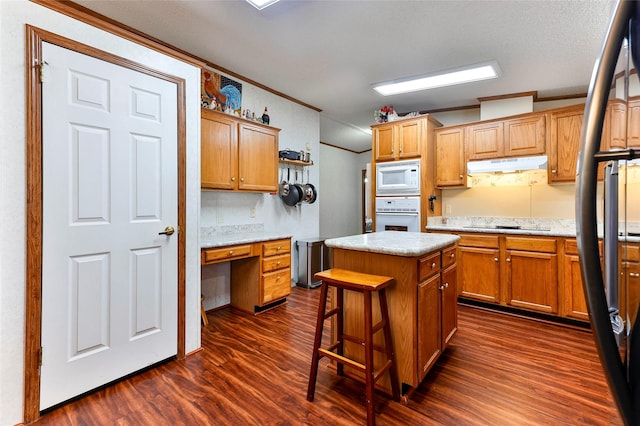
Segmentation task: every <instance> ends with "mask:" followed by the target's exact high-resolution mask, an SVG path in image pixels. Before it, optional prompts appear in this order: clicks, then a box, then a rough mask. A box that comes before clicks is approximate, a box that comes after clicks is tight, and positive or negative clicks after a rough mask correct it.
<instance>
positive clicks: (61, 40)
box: [23, 25, 187, 423]
mask: <svg viewBox="0 0 640 426" xmlns="http://www.w3.org/2000/svg"><path fill="white" fill-rule="evenodd" d="M26 41H27V47H26V64H27V66H26V74H27V75H26V85H27V87H26V90H25V91H26V97H27V99H26V105H27V114H26V115H27V116H26V122H27V123H26V124H27V140H26V152H27V154H26V161H27V173H26V174H27V176H26V193H27V205H26V209H27V211H26V222H27V223H26V243H27V250H26V283H25V285H26V291H25V293H26V307H25V309H26V312H25V322H26V324H25V330H26V333H25V354H24V358H25V367H24V368H25V370H24V410H23V415H24V422H25V423H30V422H32V421H34V420H36V419H38V417H39V415H40V366H39V358H40V342H41V337H42V334H41V333H42V329H41V322H42V221H43V217H42V127H41V123H42V90H41V85H40V80H39V75H40V64H41V63H42V43H43V42H48V43H52V44H55V45H58V46H61V47H64V48H67V49H70V50H74V51H76V52H79V53H82V54H85V55H88V56H92V57H95V58H97V59H100V60H104V61H108V62H111V63H114V64H117V65H120V66H123V67H126V68H129V69H132V70H135V71H138V72H141V73H144V74H147V75H151V76H154V77H156V78H160V79H163V80H166V81H170V82H172V83H174V84H176V86H177V102H178V105H177V109H178V114H177V120H178V123H177V124H178V125H177V132H178V134H177V137H178V141H177V149H178V154H177V162H178V164H177V167H178V195H177V196H178V226H179V227H180V228H179V229H180V232H179V233H178V266H177V267H178V283H177V285H178V336H177V342H176V345H177V346H178V347H177V357H178V358H184V356H185V340H186V339H185V335H186V332H185V312H186V307H185V301H186V271H185V265H186V249H185V247H186V241H185V239H186V238H185V235H186V232H185V231H186V144H187V141H186V90H185V86H186V81H185V80H184V79H182V78H178V77H175V76H171V75H169V74H165V73H163V72H160V71H157V70H154V69H151V68H148V67H146V66H144V65H142V64H139V63H136V62H133V61H130V60H127V59H125V58H121V57H119V56H116V55H112V54H110V53H107V52H104V51H101V50H99V49H96V48H94V47H91V46H88V45H85V44H82V43H80V42H77V41H74V40H70V39H67V38H65V37H62V36H59V35H57V34H54V33H51V32H48V31H45V30H42V29H39V28H36V27H33V26H31V25H26Z"/></svg>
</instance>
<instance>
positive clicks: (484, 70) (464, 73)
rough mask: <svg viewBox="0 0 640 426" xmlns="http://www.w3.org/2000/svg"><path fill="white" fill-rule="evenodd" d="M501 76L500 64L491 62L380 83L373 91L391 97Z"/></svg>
mask: <svg viewBox="0 0 640 426" xmlns="http://www.w3.org/2000/svg"><path fill="white" fill-rule="evenodd" d="M500 74H501V72H500V66H499V65H498V63H497V62H496V61H491V62H485V63H482V64H476V65H470V66H466V67H461V68H454V69H450V70H446V71H440V72H437V73H432V74H427V75H423V76H418V77H411V78H405V79H402V80H394V81H388V82H384V83H378V84H374V85H373V89H374V90H375V91H377V92H378V93H380V94H381V95H383V96H389V95H397V94H399V93H408V92H417V91H418V90H426V89H433V88H435V87H444V86H452V85H454V84H462V83H470V82H472V81H480V80H488V79H490V78H498V77H499V76H500Z"/></svg>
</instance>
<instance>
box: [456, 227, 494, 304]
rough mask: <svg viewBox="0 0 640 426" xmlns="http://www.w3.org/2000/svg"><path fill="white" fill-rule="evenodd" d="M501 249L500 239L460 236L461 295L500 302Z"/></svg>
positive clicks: (459, 270) (475, 235)
mask: <svg viewBox="0 0 640 426" xmlns="http://www.w3.org/2000/svg"><path fill="white" fill-rule="evenodd" d="M499 261H500V249H499V240H498V236H496V235H479V234H460V241H459V242H458V281H459V285H460V295H461V296H464V297H470V298H473V299H477V300H482V301H484V302H490V303H499V302H500V263H499Z"/></svg>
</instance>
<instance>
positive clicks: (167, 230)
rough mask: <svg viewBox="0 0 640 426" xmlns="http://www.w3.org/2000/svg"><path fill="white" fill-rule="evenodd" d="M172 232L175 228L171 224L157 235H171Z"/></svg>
mask: <svg viewBox="0 0 640 426" xmlns="http://www.w3.org/2000/svg"><path fill="white" fill-rule="evenodd" d="M174 232H176V230H175V229H173V226H167V227H166V228H164V231H163V232H158V235H173V233H174Z"/></svg>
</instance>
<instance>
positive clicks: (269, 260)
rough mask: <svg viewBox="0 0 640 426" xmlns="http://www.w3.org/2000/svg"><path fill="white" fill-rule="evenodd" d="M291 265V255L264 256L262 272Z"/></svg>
mask: <svg viewBox="0 0 640 426" xmlns="http://www.w3.org/2000/svg"><path fill="white" fill-rule="evenodd" d="M289 266H291V255H290V254H283V255H280V256H271V257H265V258H263V259H262V272H271V271H275V270H277V269H282V268H288V267H289Z"/></svg>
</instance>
